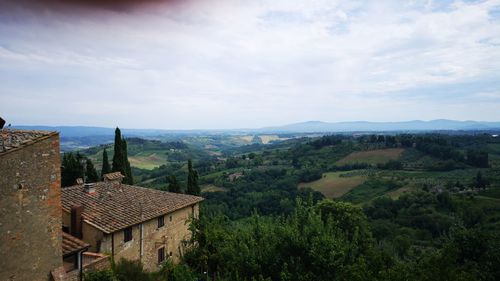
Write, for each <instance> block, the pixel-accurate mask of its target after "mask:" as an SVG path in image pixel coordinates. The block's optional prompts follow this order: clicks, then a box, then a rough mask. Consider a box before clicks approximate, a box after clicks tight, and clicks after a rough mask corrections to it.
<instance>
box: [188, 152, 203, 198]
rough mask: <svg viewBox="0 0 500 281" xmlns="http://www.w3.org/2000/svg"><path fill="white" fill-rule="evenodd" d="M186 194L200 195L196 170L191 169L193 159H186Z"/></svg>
mask: <svg viewBox="0 0 500 281" xmlns="http://www.w3.org/2000/svg"><path fill="white" fill-rule="evenodd" d="M186 193H187V194H191V195H200V193H201V191H200V186H199V185H198V172H197V171H196V170H194V169H193V161H191V159H189V160H188V179H187V189H186Z"/></svg>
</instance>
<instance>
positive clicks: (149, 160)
mask: <svg viewBox="0 0 500 281" xmlns="http://www.w3.org/2000/svg"><path fill="white" fill-rule="evenodd" d="M128 159H129V161H130V165H131V166H133V167H137V168H141V169H146V170H152V169H154V168H156V167H159V166H160V165H162V164H165V162H166V159H165V156H161V154H160V153H155V152H153V153H139V154H137V155H134V156H129V158H128Z"/></svg>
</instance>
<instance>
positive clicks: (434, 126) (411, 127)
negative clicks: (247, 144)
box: [262, 119, 500, 133]
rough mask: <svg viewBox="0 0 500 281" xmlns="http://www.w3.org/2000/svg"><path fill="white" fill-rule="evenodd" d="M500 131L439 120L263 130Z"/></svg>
mask: <svg viewBox="0 0 500 281" xmlns="http://www.w3.org/2000/svg"><path fill="white" fill-rule="evenodd" d="M491 129H500V122H480V121H455V120H446V119H438V120H431V121H421V120H413V121H404V122H368V121H356V122H336V123H328V122H321V121H309V122H302V123H295V124H289V125H285V126H278V127H268V128H263V129H262V130H263V131H270V132H304V133H312V132H374V131H375V132H380V131H448V130H453V131H456V130H461V131H470V130H491Z"/></svg>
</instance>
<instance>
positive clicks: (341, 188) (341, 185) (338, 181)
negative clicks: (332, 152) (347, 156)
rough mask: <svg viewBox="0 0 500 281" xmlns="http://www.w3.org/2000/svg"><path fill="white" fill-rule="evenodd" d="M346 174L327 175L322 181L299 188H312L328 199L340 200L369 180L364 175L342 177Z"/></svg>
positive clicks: (333, 173)
mask: <svg viewBox="0 0 500 281" xmlns="http://www.w3.org/2000/svg"><path fill="white" fill-rule="evenodd" d="M346 174H347V173H346V172H330V173H325V174H323V177H322V178H321V179H319V180H317V181H313V182H308V183H300V184H299V187H300V188H303V187H310V188H312V189H314V190H316V191H319V192H321V193H323V195H325V197H327V198H338V197H341V196H342V195H344V194H345V193H347V192H349V191H350V190H351V189H353V188H355V187H356V186H358V185H360V184H362V183H363V182H364V181H365V180H366V178H367V176H366V175H362V174H356V175H352V176H341V175H346Z"/></svg>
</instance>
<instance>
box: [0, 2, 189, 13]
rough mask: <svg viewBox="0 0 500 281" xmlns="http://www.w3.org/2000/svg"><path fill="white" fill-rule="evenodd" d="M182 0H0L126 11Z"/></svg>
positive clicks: (27, 5)
mask: <svg viewBox="0 0 500 281" xmlns="http://www.w3.org/2000/svg"><path fill="white" fill-rule="evenodd" d="M182 2H187V1H182V0H14V1H11V0H0V9H1V8H2V7H4V8H7V9H8V8H9V7H13V6H20V7H23V8H25V9H30V10H39V9H51V10H59V9H64V10H65V11H67V10H68V9H69V10H71V9H75V10H77V9H78V8H84V9H90V10H93V9H95V10H113V11H122V12H126V11H129V10H132V9H134V8H140V7H145V6H151V5H154V4H171V5H177V4H180V3H182Z"/></svg>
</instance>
